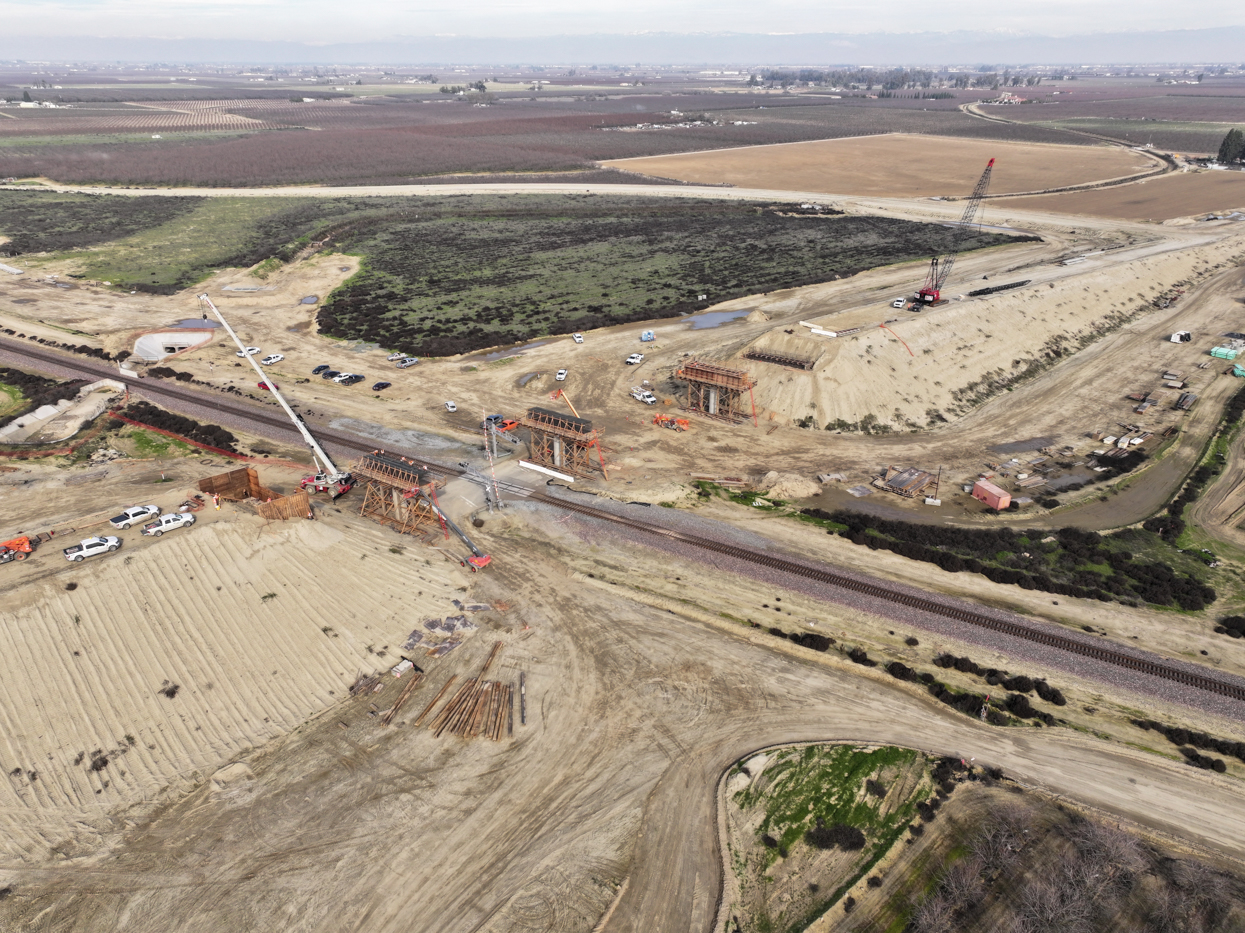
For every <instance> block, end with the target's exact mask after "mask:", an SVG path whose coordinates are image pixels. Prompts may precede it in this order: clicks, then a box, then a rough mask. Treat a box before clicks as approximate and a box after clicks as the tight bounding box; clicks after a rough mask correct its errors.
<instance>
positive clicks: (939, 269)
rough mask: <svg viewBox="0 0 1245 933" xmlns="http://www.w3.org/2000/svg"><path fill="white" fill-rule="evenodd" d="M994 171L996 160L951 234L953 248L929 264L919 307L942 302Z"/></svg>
mask: <svg viewBox="0 0 1245 933" xmlns="http://www.w3.org/2000/svg"><path fill="white" fill-rule="evenodd" d="M993 171H994V160H993V159H991V160H990V161H989V162H988V163H986V170H985V171H984V172H982V173H981V178H979V179H977V187H975V188H974V189H973V193H972V195H971V196H970V197H969V199H968V204H967V206H965V208H964V213H963V215H962V216H961V217H960V222H959V224H958V225H957V226H956V228H955V229H954V230H953V231H952V232H951V246H950V247H948V249H947V251H946V252H945V253H943V254H942V255H941V256H935V257H934V258H933V259H931V260H930V263H929V274H928V275H926V276H925V284H924V285H922V286H921V289H920V291H918V292H917V293H916V300H917V304H918V305H932V304H935V303H937V302H939V301H941V300H942V287H943V286H944V285H945V284H946V283H947V279H949V278H950V277H951V269H952V268H953V267H954V266H955V257H956V256H958V255H959V252H960V248H961V247H962V246H963V245H964V242H965V241H966V240H967V239H968V236H969V232H970V231H971V230H972V228H973V227H974V226H975V225H977V220H976V217H977V212H978V211H979V210H980V209H981V200H982V198H984V197H985V196H986V191H987V190H989V188H990V174H991V172H993Z"/></svg>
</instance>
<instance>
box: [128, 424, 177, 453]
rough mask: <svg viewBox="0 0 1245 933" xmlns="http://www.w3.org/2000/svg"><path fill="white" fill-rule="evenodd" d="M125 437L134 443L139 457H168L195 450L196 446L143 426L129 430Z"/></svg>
mask: <svg viewBox="0 0 1245 933" xmlns="http://www.w3.org/2000/svg"><path fill="white" fill-rule="evenodd" d="M124 437H125V439H126V440H128V441H129V442H130V443H131V444H133V445H134V453H135V456H138V457H168V456H179V455H183V454H192V453H194V452H195V448H194V447H191V446H190V445H189V444H187V443H185V442H184V441H179V440H177V439H176V438H172V437H165V436H164V435H163V434H157V433H156V432H155V431H145V430H143V429H142V428H135V429H134V430H132V431H128V432H126V434H125V435H124Z"/></svg>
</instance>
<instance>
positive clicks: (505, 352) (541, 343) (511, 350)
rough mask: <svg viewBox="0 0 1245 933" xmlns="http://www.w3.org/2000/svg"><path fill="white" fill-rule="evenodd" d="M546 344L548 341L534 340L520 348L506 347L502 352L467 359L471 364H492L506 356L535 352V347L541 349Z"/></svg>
mask: <svg viewBox="0 0 1245 933" xmlns="http://www.w3.org/2000/svg"><path fill="white" fill-rule="evenodd" d="M548 342H549V341H548V340H534V341H532V342H531V343H525V344H523V345H522V346H517V347H507V348H505V349H504V350H494V351H493V352H492V353H485V354H483V355H482V356H472V357H468V359H469V360H470V361H471V362H473V363H475V362H484V363H492V362H494V361H495V360H500V359H504V358H505V357H507V356H515V355H517V354H519V353H522V352H523V351H524V350H535V349H536V348H537V347H543V346H544V345H545V344H547V343H548Z"/></svg>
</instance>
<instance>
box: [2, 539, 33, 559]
mask: <svg viewBox="0 0 1245 933" xmlns="http://www.w3.org/2000/svg"><path fill="white" fill-rule="evenodd" d="M34 550H35V543H34V542H33V541H31V540H30V539H29V538H14V539H13V540H12V541H0V564H7V563H8V562H9V561H11V560H25V559H26V556H27V555H28V554H32V553H34Z"/></svg>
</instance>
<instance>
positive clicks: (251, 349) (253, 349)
mask: <svg viewBox="0 0 1245 933" xmlns="http://www.w3.org/2000/svg"><path fill="white" fill-rule="evenodd" d="M258 352H259V347H247V348H246V349H245V350H239V351H238V353H237V355H238V356H242V357H246V356H254V355H255V354H256V353H258Z"/></svg>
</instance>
